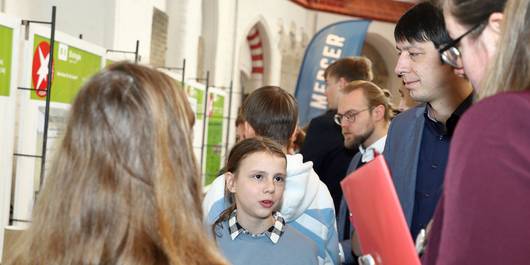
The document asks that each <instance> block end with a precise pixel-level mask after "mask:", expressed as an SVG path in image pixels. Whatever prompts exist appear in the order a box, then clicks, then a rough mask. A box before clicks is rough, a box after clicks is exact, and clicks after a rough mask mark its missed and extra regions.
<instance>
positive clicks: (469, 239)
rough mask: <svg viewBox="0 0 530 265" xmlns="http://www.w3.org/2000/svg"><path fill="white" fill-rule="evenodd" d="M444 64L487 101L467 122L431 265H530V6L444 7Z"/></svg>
mask: <svg viewBox="0 0 530 265" xmlns="http://www.w3.org/2000/svg"><path fill="white" fill-rule="evenodd" d="M442 5H443V10H444V17H445V23H446V26H447V30H448V32H449V35H450V36H451V38H452V39H453V41H451V42H449V43H447V44H445V45H442V46H441V47H440V48H439V52H440V56H441V59H442V60H443V62H444V63H446V64H448V65H451V66H453V67H454V69H455V72H457V73H460V74H465V76H467V78H468V79H469V80H470V81H471V83H472V84H473V86H474V87H475V89H476V91H477V93H478V98H477V100H478V101H479V102H478V103H476V104H475V105H474V106H472V107H471V108H470V110H468V111H467V112H466V113H465V114H464V116H463V117H462V119H461V120H460V122H459V124H458V126H457V128H456V131H455V134H454V137H453V142H452V144H451V148H450V154H449V161H448V166H447V171H446V176H445V184H444V191H443V195H442V199H441V201H440V204H439V205H438V208H437V210H436V213H435V216H434V223H433V226H432V229H431V233H430V237H429V243H428V245H427V250H426V253H425V256H424V257H423V264H429V265H431V264H436V265H442V264H443V265H446V264H511V265H513V264H530V229H529V227H528V224H529V222H530V118H529V114H530V58H529V56H530V26H529V24H530V0H507V1H503V0H444V1H443V4H442Z"/></svg>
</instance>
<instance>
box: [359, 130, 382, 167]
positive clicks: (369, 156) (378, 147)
mask: <svg viewBox="0 0 530 265" xmlns="http://www.w3.org/2000/svg"><path fill="white" fill-rule="evenodd" d="M385 142H386V135H385V136H383V137H381V138H379V140H377V141H375V142H374V143H373V144H371V145H370V146H368V148H366V149H364V148H363V145H359V152H360V153H361V155H362V157H361V161H362V162H363V163H366V162H370V161H372V160H373V159H374V151H376V152H377V153H379V154H382V153H383V150H385Z"/></svg>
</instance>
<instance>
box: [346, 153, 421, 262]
mask: <svg viewBox="0 0 530 265" xmlns="http://www.w3.org/2000/svg"><path fill="white" fill-rule="evenodd" d="M340 185H341V186H342V190H343V194H344V198H345V199H346V202H347V203H348V208H349V210H350V212H351V213H352V216H351V221H352V224H353V226H354V227H355V230H356V231H357V235H358V237H359V240H360V243H361V251H362V253H363V255H368V254H370V255H371V256H372V257H373V259H374V260H375V262H376V264H382V265H419V264H420V260H419V258H418V254H417V253H416V249H415V248H414V244H413V242H412V237H411V235H410V232H409V229H408V226H407V222H406V221H405V216H404V215H403V211H402V210H401V206H400V204H399V199H398V197H397V194H396V191H395V188H394V184H393V183H392V180H391V177H390V172H389V170H388V167H387V165H386V162H385V159H384V158H383V156H382V155H379V156H377V157H376V158H375V159H374V160H372V161H371V162H369V163H367V164H365V165H364V166H362V167H361V168H358V169H357V170H355V171H354V172H352V173H351V174H350V175H348V176H347V177H346V178H344V179H343V180H342V181H341V183H340Z"/></svg>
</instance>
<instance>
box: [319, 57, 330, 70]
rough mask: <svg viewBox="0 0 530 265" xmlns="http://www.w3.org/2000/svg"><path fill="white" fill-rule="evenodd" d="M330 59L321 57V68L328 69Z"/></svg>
mask: <svg viewBox="0 0 530 265" xmlns="http://www.w3.org/2000/svg"><path fill="white" fill-rule="evenodd" d="M329 63H330V62H329V60H328V58H322V59H320V68H323V69H326V68H328V66H329Z"/></svg>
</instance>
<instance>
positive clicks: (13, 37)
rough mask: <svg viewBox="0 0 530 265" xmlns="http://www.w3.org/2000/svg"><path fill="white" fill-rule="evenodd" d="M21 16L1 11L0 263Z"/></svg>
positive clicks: (7, 201)
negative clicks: (17, 17)
mask: <svg viewBox="0 0 530 265" xmlns="http://www.w3.org/2000/svg"><path fill="white" fill-rule="evenodd" d="M19 25H20V20H19V19H15V18H11V17H7V16H5V15H4V14H1V13H0V44H1V46H0V121H1V122H0V263H1V262H2V256H3V255H2V251H3V249H4V247H3V244H4V229H5V227H6V226H7V225H8V223H9V208H10V201H11V187H12V185H11V184H12V183H11V182H12V170H13V153H14V140H15V106H16V90H17V72H18V71H17V69H18V41H19V33H20V26H19Z"/></svg>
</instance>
